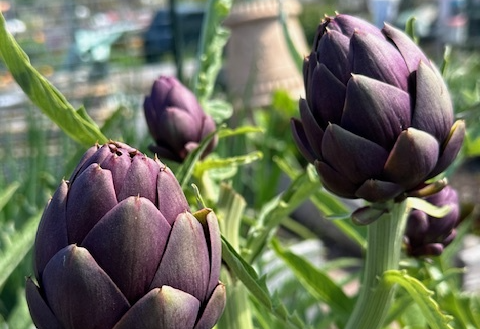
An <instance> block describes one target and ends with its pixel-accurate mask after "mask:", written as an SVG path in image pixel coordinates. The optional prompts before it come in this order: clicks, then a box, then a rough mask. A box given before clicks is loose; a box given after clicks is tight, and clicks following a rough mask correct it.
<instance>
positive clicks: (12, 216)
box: [0, 0, 480, 329]
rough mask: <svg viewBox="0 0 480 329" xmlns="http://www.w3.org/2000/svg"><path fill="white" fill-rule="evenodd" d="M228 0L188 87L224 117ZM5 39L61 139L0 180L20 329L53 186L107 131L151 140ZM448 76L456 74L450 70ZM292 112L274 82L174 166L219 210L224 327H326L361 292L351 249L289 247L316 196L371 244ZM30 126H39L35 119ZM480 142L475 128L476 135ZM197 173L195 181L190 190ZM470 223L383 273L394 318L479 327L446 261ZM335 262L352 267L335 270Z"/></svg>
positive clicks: (8, 284) (13, 324)
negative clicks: (66, 89)
mask: <svg viewBox="0 0 480 329" xmlns="http://www.w3.org/2000/svg"><path fill="white" fill-rule="evenodd" d="M230 6H231V2H230V1H228V0H211V1H210V2H209V4H208V8H209V10H208V15H207V17H208V19H207V21H206V24H205V28H204V31H203V34H202V40H203V42H202V45H203V46H202V47H201V51H200V55H199V71H198V73H197V74H196V76H195V77H194V79H193V87H192V89H193V90H194V91H195V93H196V95H197V97H198V99H199V100H200V101H201V103H202V105H203V106H204V107H205V109H206V110H207V111H208V112H210V114H212V116H213V117H214V118H215V119H216V121H217V123H222V122H223V123H224V122H227V123H228V120H227V119H228V118H229V117H230V116H231V114H232V108H231V107H230V105H229V104H228V103H227V102H224V101H219V100H217V99H214V94H213V90H214V83H215V80H216V75H217V74H218V70H219V69H220V67H221V60H222V58H221V54H222V50H223V47H224V45H225V43H226V41H227V39H228V32H227V31H226V30H224V29H223V28H221V25H220V22H221V20H222V19H223V18H224V17H225V16H226V15H227V14H228V12H229V9H230ZM0 45H2V46H1V47H0V58H1V59H2V60H3V62H4V63H5V64H6V66H7V67H8V69H9V70H10V72H12V75H13V76H14V77H15V79H16V81H17V83H18V84H19V85H20V86H21V87H22V89H23V90H24V92H25V94H26V95H28V97H29V98H30V99H31V100H32V102H33V104H34V105H35V106H36V107H38V108H39V109H41V110H42V112H43V113H44V114H45V115H46V116H48V117H49V118H50V119H51V120H52V121H53V122H54V123H55V124H56V125H58V126H59V127H60V128H61V129H62V131H63V132H64V134H65V136H63V135H62V138H63V139H62V140H65V141H64V142H62V143H63V145H64V149H63V150H62V152H61V154H60V156H59V157H58V158H56V159H55V160H54V162H53V163H51V162H50V161H47V160H46V159H47V158H46V157H44V156H42V155H44V154H47V152H48V151H47V150H46V149H45V145H46V136H45V135H42V134H41V133H40V132H32V134H33V135H32V138H31V139H29V143H28V144H29V147H30V148H32V150H35V151H32V152H30V153H29V154H30V156H29V157H28V158H27V159H28V161H29V162H30V163H28V164H27V165H26V168H27V169H28V170H27V171H19V172H17V173H16V174H15V175H13V176H12V175H10V176H9V177H14V179H13V180H12V181H2V182H0V186H1V190H0V192H1V193H0V268H1V269H2V272H1V273H0V327H6V328H18V329H21V328H28V327H29V326H30V325H31V323H30V321H29V317H28V315H27V314H28V310H27V306H26V303H25V300H24V298H23V295H24V292H23V287H24V282H23V281H24V279H23V278H24V276H25V275H28V274H29V273H31V272H32V270H31V265H30V264H31V259H30V256H29V251H30V248H31V246H32V245H33V240H34V236H35V232H36V227H37V225H38V221H39V218H40V215H41V211H42V209H43V206H44V204H45V203H46V201H47V199H48V197H47V195H48V194H50V193H51V192H52V190H53V189H55V187H56V182H58V181H59V180H60V178H61V177H62V176H67V175H68V173H69V172H70V171H71V168H72V164H75V163H76V161H78V158H79V156H80V155H81V154H82V153H83V151H84V150H85V149H86V148H87V147H89V146H91V145H92V144H94V143H96V142H100V143H102V142H104V141H106V140H107V137H110V138H112V139H122V140H123V141H125V142H127V143H129V144H130V145H132V146H136V147H138V148H139V149H140V150H145V149H146V148H145V145H146V143H147V141H146V140H145V139H141V138H140V139H139V138H138V137H137V136H138V135H137V134H135V133H134V127H132V126H131V123H130V121H131V120H128V118H127V117H126V116H125V113H129V112H128V109H126V108H124V107H121V108H119V109H118V110H117V111H116V112H115V113H113V114H112V116H111V117H110V118H109V119H108V120H107V121H106V123H105V124H104V125H103V127H101V128H100V127H98V126H97V124H96V123H95V122H94V121H93V120H92V119H91V118H90V117H89V116H88V114H87V112H86V110H85V109H84V108H80V109H75V108H74V107H73V106H72V105H71V104H70V103H68V101H67V100H66V98H65V97H63V95H62V94H61V93H60V92H59V91H58V90H57V89H55V87H54V86H52V85H51V83H50V82H49V81H48V80H46V79H45V78H43V77H42V76H41V75H40V74H39V73H38V72H37V71H36V70H35V68H34V67H33V66H32V65H31V64H30V62H29V60H28V58H27V56H26V55H25V54H24V53H23V51H22V50H21V48H20V47H19V46H18V45H17V44H16V42H15V40H14V39H13V38H12V37H11V35H10V34H8V32H6V29H5V24H4V21H3V18H2V17H1V15H0ZM451 81H455V77H454V76H452V77H451ZM453 86H455V84H453ZM462 88H463V87H462ZM462 92H463V93H464V94H465V95H466V96H465V97H466V98H468V97H469V95H470V96H471V97H473V100H472V98H471V97H470V98H468V99H467V100H466V103H468V104H469V105H465V108H466V109H465V110H462V111H461V112H460V114H461V115H466V114H468V113H469V112H468V111H469V109H470V107H471V106H472V104H473V105H474V106H476V105H477V103H476V102H478V97H477V98H475V97H474V96H472V95H471V93H472V91H469V90H464V89H462ZM454 94H456V93H454ZM296 111H297V102H296V100H292V99H290V97H289V96H288V95H287V94H286V93H283V92H278V93H276V94H275V95H274V98H273V101H272V104H271V105H270V107H269V108H267V109H263V110H258V111H254V112H252V113H250V114H251V115H245V116H244V117H242V118H238V117H236V118H235V120H230V122H229V123H230V124H234V125H237V127H235V128H229V127H228V125H227V124H219V128H218V130H217V131H216V132H215V133H216V134H217V135H218V136H219V139H220V142H219V146H218V149H217V151H216V154H213V155H212V156H210V157H207V158H206V159H204V160H200V155H201V154H202V153H203V150H204V149H205V148H206V146H207V145H208V144H209V142H210V140H211V139H212V138H213V134H212V135H210V136H208V137H207V138H206V139H205V140H204V141H203V142H202V144H201V145H200V146H199V148H198V149H197V150H196V151H194V152H192V153H191V154H190V155H189V156H188V157H187V159H186V160H185V162H184V163H182V164H181V165H179V166H177V165H174V164H172V170H173V171H174V172H175V173H176V176H177V178H178V180H179V181H180V183H181V185H182V187H183V188H184V190H185V192H186V194H187V195H188V197H189V198H190V200H189V201H191V203H192V204H193V203H195V202H196V203H197V204H198V206H199V208H200V207H203V206H205V205H206V206H208V207H211V208H214V210H215V212H216V213H217V215H218V217H219V219H220V225H221V230H222V234H223V239H222V243H223V245H222V247H223V249H222V250H223V251H222V255H223V261H224V264H225V267H224V269H223V273H222V280H223V281H225V282H226V283H227V284H228V286H229V288H228V294H229V295H228V298H229V302H228V304H227V309H226V310H225V314H224V317H223V318H222V319H221V320H220V323H219V324H218V328H234V329H235V328H242V329H249V328H253V327H258V328H310V327H311V328H330V327H331V326H332V324H335V325H336V326H337V327H338V328H342V327H343V326H344V325H345V322H346V319H348V316H349V314H351V312H352V309H353V305H354V302H355V292H353V295H352V294H347V292H346V291H347V288H346V287H347V285H349V284H351V283H355V282H356V281H357V280H358V278H359V274H358V273H359V272H358V268H359V267H360V266H361V261H360V260H359V259H357V258H347V257H345V258H336V259H334V260H329V261H327V260H326V259H323V261H322V262H321V264H314V263H313V262H312V261H311V259H309V257H308V254H307V253H306V252H304V251H302V250H305V249H302V248H300V249H299V250H300V251H294V250H298V249H295V248H294V247H292V248H290V247H289V246H288V245H296V246H297V245H298V244H299V243H303V242H305V241H310V240H313V241H317V242H318V239H317V237H316V236H314V235H313V234H312V233H311V232H310V231H309V230H307V229H306V228H305V227H303V226H302V225H300V224H299V223H298V222H297V221H294V220H292V218H291V214H292V213H293V211H294V210H295V209H297V208H298V207H299V206H300V205H302V204H303V203H304V202H306V201H309V202H311V203H312V204H313V205H314V207H315V208H316V210H317V211H318V214H319V216H323V217H324V218H330V219H331V223H332V224H333V225H334V226H335V227H336V228H337V229H338V230H339V231H340V232H341V233H342V235H343V237H344V239H349V240H351V241H353V243H354V244H355V245H356V246H357V247H358V249H359V250H364V249H365V246H366V238H365V232H364V230H363V229H361V228H359V227H356V226H354V225H353V224H352V223H351V221H350V220H349V219H348V217H349V213H350V212H351V210H352V209H351V208H350V207H349V206H348V205H347V204H346V203H344V202H343V201H342V200H340V199H338V198H336V197H334V196H332V195H331V194H329V193H328V192H326V191H325V190H324V189H322V187H321V185H320V183H319V181H318V179H317V177H316V174H315V172H314V170H313V168H312V167H310V166H307V167H306V169H305V164H304V163H302V162H301V160H299V156H298V154H297V151H296V149H295V147H294V146H293V143H292V141H291V140H290V137H289V136H286V135H287V134H285V131H286V130H288V129H289V119H290V117H291V116H294V115H295V114H296ZM30 124H31V125H29V127H32V128H31V129H32V130H34V129H35V128H34V127H35V124H34V122H33V120H32V122H31V123H30ZM118 127H122V128H121V129H118ZM125 127H127V128H128V129H124V128H125ZM259 135H261V138H258V136H259ZM42 136H43V137H42ZM39 137H42V138H39ZM259 140H261V142H259ZM477 140H478V137H477V136H476V135H474V133H472V135H471V141H472V143H473V144H474V145H476V144H475V143H478V142H477ZM74 143H77V144H74ZM78 145H80V146H78ZM77 149H78V150H77ZM468 150H469V151H468V152H467V153H466V154H467V155H466V156H471V155H476V154H477V153H476V152H478V150H477V148H475V147H473V148H470V149H468ZM475 150H477V151H475ZM69 159H71V160H70V161H68V160H69ZM5 168H11V170H14V169H15V168H16V166H15V165H14V164H10V165H8V164H7V165H6V167H5ZM16 169H17V170H20V169H18V168H16ZM52 172H54V173H56V174H55V175H54V174H52ZM56 175H60V176H56ZM282 181H287V182H288V184H287V186H286V187H282V186H281V182H282ZM191 183H194V184H195V185H194V186H193V188H192V185H191ZM468 224H469V222H468V221H465V222H464V224H463V225H462V227H461V228H460V233H459V237H460V239H457V242H456V243H455V244H453V245H452V246H451V247H449V249H448V250H449V252H446V253H445V254H444V255H442V256H441V257H439V258H436V259H434V260H433V261H427V260H418V261H412V260H406V261H405V262H403V263H402V270H399V271H389V272H386V273H384V275H383V276H382V277H381V278H379V280H380V282H381V284H382V285H386V286H398V289H397V296H398V297H397V298H396V300H395V302H394V304H393V306H392V308H391V311H390V313H389V315H388V319H387V324H388V325H390V324H393V323H397V324H400V325H401V326H402V327H415V328H425V327H427V326H429V327H431V328H438V329H443V328H467V329H469V328H478V327H480V316H479V314H480V312H479V308H480V299H479V297H478V296H475V295H468V294H465V293H464V292H462V290H461V284H460V277H461V272H460V271H458V270H449V268H451V264H452V259H453V256H454V254H455V252H456V251H458V250H459V248H460V247H461V243H460V242H458V241H461V237H462V236H463V235H465V234H466V233H467V231H468ZM279 233H288V234H279ZM292 237H293V238H292ZM315 252H316V253H317V254H318V255H322V252H325V249H323V248H322V247H318V248H317V249H315ZM339 271H341V272H342V273H345V275H344V276H342V277H335V276H334V275H332V273H338V272H339ZM299 283H300V285H299ZM239 324H240V325H241V326H239Z"/></svg>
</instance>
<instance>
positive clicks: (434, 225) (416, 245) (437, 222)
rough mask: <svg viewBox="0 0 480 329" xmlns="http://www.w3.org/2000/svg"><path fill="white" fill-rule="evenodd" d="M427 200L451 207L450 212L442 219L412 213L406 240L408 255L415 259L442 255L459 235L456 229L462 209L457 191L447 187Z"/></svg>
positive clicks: (421, 213) (437, 204)
mask: <svg viewBox="0 0 480 329" xmlns="http://www.w3.org/2000/svg"><path fill="white" fill-rule="evenodd" d="M425 200H426V201H428V202H430V203H431V204H433V205H435V206H438V207H442V206H449V207H450V211H449V212H448V214H447V215H445V217H442V218H435V217H432V216H429V215H427V214H426V213H425V212H423V211H421V210H417V209H415V210H412V211H411V213H410V215H409V217H408V220H407V229H406V232H405V240H406V244H407V253H408V254H409V255H410V256H414V257H418V256H438V255H440V254H441V253H442V252H443V249H444V248H445V247H446V246H448V244H450V242H452V240H453V239H454V238H455V236H456V234H457V232H456V229H455V228H456V226H457V225H458V223H459V218H460V207H459V203H458V195H457V192H456V191H455V189H453V188H452V187H451V186H446V187H445V188H444V189H443V190H441V191H440V192H438V193H436V194H433V195H431V196H429V197H427V198H425Z"/></svg>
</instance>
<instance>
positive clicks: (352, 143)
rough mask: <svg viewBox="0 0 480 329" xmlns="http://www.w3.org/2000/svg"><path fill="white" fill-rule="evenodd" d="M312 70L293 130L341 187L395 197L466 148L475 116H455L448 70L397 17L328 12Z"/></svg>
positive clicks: (352, 194)
mask: <svg viewBox="0 0 480 329" xmlns="http://www.w3.org/2000/svg"><path fill="white" fill-rule="evenodd" d="M303 73H304V83H305V91H306V99H300V102H299V103H300V105H299V107H300V116H301V120H298V119H292V131H293V136H294V139H295V142H296V144H297V146H298V148H299V150H300V152H301V153H302V154H303V156H304V157H305V158H306V159H307V160H308V161H309V162H311V163H313V164H314V165H315V167H316V170H317V172H318V174H319V176H320V179H321V181H322V183H323V185H324V187H325V188H326V189H328V190H330V191H331V192H333V193H335V194H337V195H338V196H341V197H345V198H363V199H365V200H367V201H370V202H385V201H388V200H390V199H394V198H396V197H399V196H400V195H402V194H404V193H405V192H408V191H412V190H415V189H416V188H417V187H418V186H419V184H421V183H423V182H424V181H425V180H427V179H429V178H432V177H434V176H436V175H438V174H439V173H441V172H442V171H444V170H445V169H446V168H447V167H448V166H449V165H450V163H451V162H452V161H453V160H454V158H455V157H456V155H457V153H458V152H459V150H460V147H461V144H462V142H463V138H464V134H465V124H464V122H463V121H456V122H455V123H454V115H453V107H452V102H451V99H450V96H449V93H448V90H447V87H446V85H445V83H444V81H443V79H442V77H441V75H440V73H439V72H438V70H437V69H436V68H435V66H434V65H433V64H432V63H431V62H430V61H429V60H428V59H427V58H426V57H425V55H424V54H423V53H422V51H421V50H420V49H419V48H418V47H417V45H415V43H414V42H413V41H412V40H411V39H410V38H409V37H408V36H407V35H405V34H404V33H403V32H401V31H400V30H397V29H395V28H393V27H392V26H390V25H387V24H385V26H384V28H383V29H382V30H380V29H377V28H376V27H375V26H373V25H371V24H369V23H367V22H365V21H363V20H361V19H358V18H355V17H352V16H348V15H341V14H338V15H336V16H335V17H327V18H325V19H324V21H323V22H322V24H321V25H320V26H319V27H318V31H317V34H316V37H315V40H314V43H313V50H312V52H311V54H310V55H309V56H308V57H306V58H305V60H304V72H303Z"/></svg>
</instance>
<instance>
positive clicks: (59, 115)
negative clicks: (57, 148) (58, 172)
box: [0, 13, 108, 147]
mask: <svg viewBox="0 0 480 329" xmlns="http://www.w3.org/2000/svg"><path fill="white" fill-rule="evenodd" d="M0 44H1V45H2V46H1V47H0V59H2V61H3V62H4V63H5V65H6V66H7V68H8V70H9V71H10V72H11V73H12V76H13V77H14V79H15V81H16V82H17V83H18V85H19V86H20V87H21V88H22V90H23V92H24V93H25V94H26V95H27V96H28V97H29V98H30V100H31V101H32V102H33V103H34V104H35V105H36V106H38V108H40V109H41V110H42V112H43V113H45V114H46V115H47V116H48V117H49V118H50V119H51V120H52V121H53V122H55V123H56V124H57V125H58V126H59V127H60V128H61V129H62V130H63V131H64V132H65V133H66V134H67V135H68V136H70V137H71V138H72V139H74V140H75V141H77V142H79V143H81V144H83V145H84V146H87V147H89V146H92V145H93V144H95V143H96V142H98V143H105V142H107V141H108V139H107V138H106V137H105V136H104V135H103V134H102V133H101V131H100V129H99V128H98V127H97V125H95V124H94V123H93V120H91V119H86V116H87V114H86V112H85V111H83V110H82V109H80V110H79V111H77V110H75V108H74V107H73V106H72V105H71V104H70V103H69V102H68V101H67V100H66V98H65V97H64V96H63V95H62V94H61V93H60V92H59V91H58V90H57V89H56V88H55V87H54V86H53V85H52V84H51V83H50V82H49V81H48V80H47V79H46V78H44V77H43V76H42V75H41V74H40V73H39V72H38V71H37V70H36V69H35V68H34V67H33V66H32V65H31V64H30V60H29V59H28V56H27V55H26V54H25V52H24V51H23V50H22V49H21V48H20V46H19V45H18V43H17V42H16V41H15V39H14V38H13V36H12V35H11V34H10V33H9V32H8V31H7V28H6V23H5V19H4V17H3V15H2V14H1V13H0Z"/></svg>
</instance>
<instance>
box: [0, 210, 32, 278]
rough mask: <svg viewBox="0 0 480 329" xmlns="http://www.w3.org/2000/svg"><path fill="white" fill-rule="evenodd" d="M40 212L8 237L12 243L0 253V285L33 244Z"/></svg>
mask: <svg viewBox="0 0 480 329" xmlns="http://www.w3.org/2000/svg"><path fill="white" fill-rule="evenodd" d="M40 217H41V213H39V214H37V215H35V216H33V217H32V218H30V219H29V220H28V221H27V222H26V223H25V224H24V225H23V227H22V229H21V230H19V231H17V232H15V234H14V235H13V236H12V237H11V238H10V239H11V241H12V243H11V244H9V246H8V248H7V249H6V250H3V251H2V253H1V254H0V268H1V269H2V270H1V271H0V287H1V286H3V284H4V283H5V281H7V279H8V277H9V276H10V274H11V273H12V272H13V271H14V270H15V268H16V267H17V265H18V264H20V262H21V261H22V260H23V258H24V257H25V255H26V254H27V253H28V251H29V250H30V249H31V248H32V246H33V241H34V240H35V234H36V232H37V227H38V223H39V221H40Z"/></svg>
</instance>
